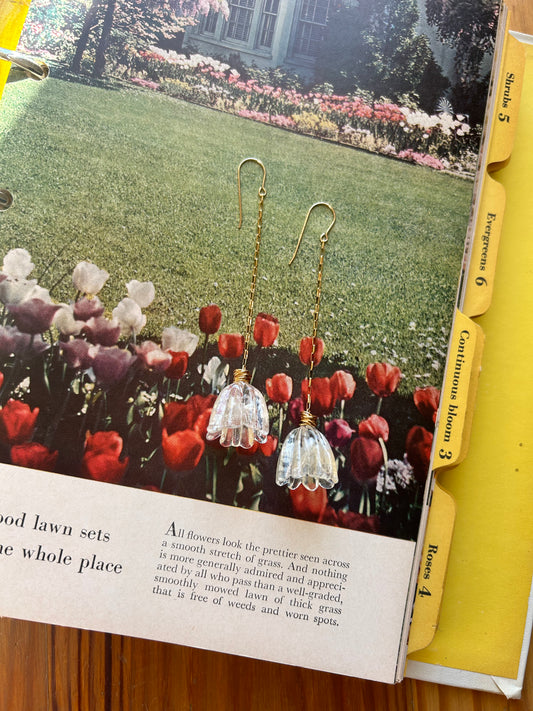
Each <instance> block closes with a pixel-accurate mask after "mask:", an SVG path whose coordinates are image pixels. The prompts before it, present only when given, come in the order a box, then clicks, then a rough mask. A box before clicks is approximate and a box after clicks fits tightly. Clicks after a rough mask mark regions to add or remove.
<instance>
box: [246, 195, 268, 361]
mask: <svg viewBox="0 0 533 711" xmlns="http://www.w3.org/2000/svg"><path fill="white" fill-rule="evenodd" d="M258 195H259V211H258V215H257V227H256V233H255V251H254V263H253V268H252V283H251V286H250V299H249V301H248V319H247V321H246V335H245V337H244V353H243V356H242V370H243V371H246V363H247V362H248V350H249V346H250V337H251V335H252V321H253V315H254V298H255V285H256V283H257V267H258V264H259V249H260V247H261V229H262V227H263V202H264V200H265V196H266V190H265V188H264V187H260V188H259V193H258Z"/></svg>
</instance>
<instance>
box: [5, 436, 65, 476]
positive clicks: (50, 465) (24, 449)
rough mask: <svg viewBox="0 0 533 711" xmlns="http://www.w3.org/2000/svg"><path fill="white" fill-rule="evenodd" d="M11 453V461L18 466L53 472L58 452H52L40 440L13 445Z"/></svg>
mask: <svg viewBox="0 0 533 711" xmlns="http://www.w3.org/2000/svg"><path fill="white" fill-rule="evenodd" d="M10 455H11V462H12V463H13V464H15V465H16V466H18V467H28V468H29V469H42V470H43V471H47V472H53V471H54V469H55V466H56V462H57V456H58V452H56V451H54V452H51V451H50V450H49V449H48V447H45V446H44V444H39V443H38V442H26V444H16V445H14V446H13V447H11V453H10Z"/></svg>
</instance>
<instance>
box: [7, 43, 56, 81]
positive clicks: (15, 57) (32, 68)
mask: <svg viewBox="0 0 533 711" xmlns="http://www.w3.org/2000/svg"><path fill="white" fill-rule="evenodd" d="M0 59H5V60H6V62H12V63H13V64H14V65H15V66H16V67H19V69H22V70H23V71H24V72H26V74H27V75H28V76H29V77H30V79H45V78H46V77H47V76H48V74H49V71H50V70H49V69H48V65H46V64H45V63H44V62H41V61H35V60H34V59H30V57H27V56H26V55H24V54H21V53H20V52H15V51H14V50H12V49H4V48H3V47H0Z"/></svg>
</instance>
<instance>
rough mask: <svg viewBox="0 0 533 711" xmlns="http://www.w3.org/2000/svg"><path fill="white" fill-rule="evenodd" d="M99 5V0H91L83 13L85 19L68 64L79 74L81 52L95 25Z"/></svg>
mask: <svg viewBox="0 0 533 711" xmlns="http://www.w3.org/2000/svg"><path fill="white" fill-rule="evenodd" d="M99 5H100V0H93V4H92V5H91V7H90V8H89V9H88V10H87V14H86V15H85V21H84V23H83V27H82V30H81V34H80V37H79V39H78V43H77V45H76V52H75V54H74V58H73V60H72V62H71V65H70V68H71V69H72V71H73V72H75V73H76V74H79V73H80V71H81V60H82V57H83V53H84V52H85V50H86V49H87V43H88V41H89V37H90V36H91V32H92V31H93V29H94V26H95V20H96V14H97V12H98V7H99Z"/></svg>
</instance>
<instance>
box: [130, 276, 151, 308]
mask: <svg viewBox="0 0 533 711" xmlns="http://www.w3.org/2000/svg"><path fill="white" fill-rule="evenodd" d="M126 288H127V290H128V296H129V297H130V299H133V300H134V301H135V302H136V303H137V304H139V306H140V307H141V309H145V308H146V307H147V306H150V304H151V303H152V301H153V300H154V299H155V288H154V285H153V283H152V282H151V281H137V279H132V281H129V282H128V283H127V284H126Z"/></svg>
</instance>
